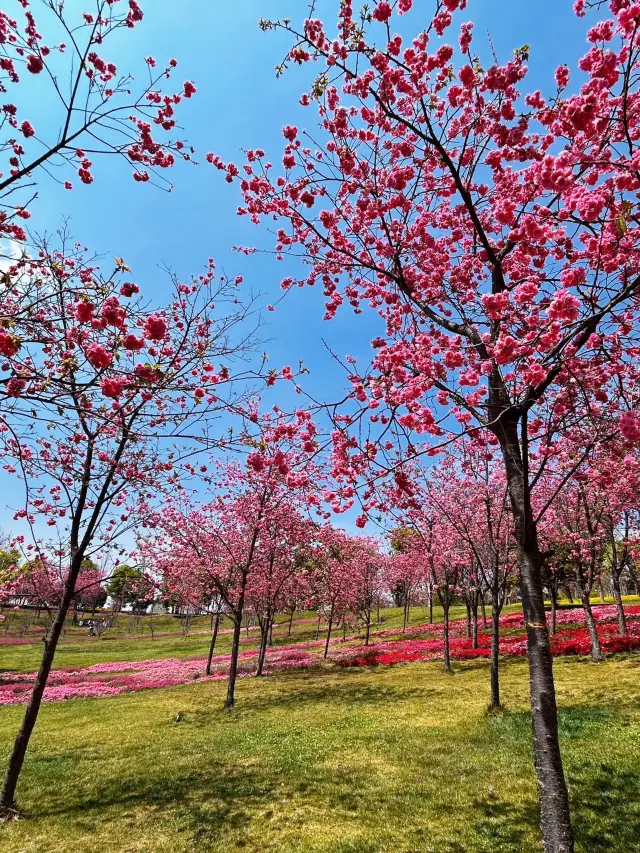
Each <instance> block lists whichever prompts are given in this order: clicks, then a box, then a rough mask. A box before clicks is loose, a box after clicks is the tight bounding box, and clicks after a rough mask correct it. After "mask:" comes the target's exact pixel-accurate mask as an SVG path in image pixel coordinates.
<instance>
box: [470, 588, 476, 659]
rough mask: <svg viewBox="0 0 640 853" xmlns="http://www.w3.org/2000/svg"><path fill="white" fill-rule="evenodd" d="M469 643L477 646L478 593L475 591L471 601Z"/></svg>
mask: <svg viewBox="0 0 640 853" xmlns="http://www.w3.org/2000/svg"><path fill="white" fill-rule="evenodd" d="M471 645H472V647H473V648H474V649H477V648H478V593H477V592H476V593H475V595H474V597H473V601H472V602H471Z"/></svg>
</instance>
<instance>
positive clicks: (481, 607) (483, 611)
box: [480, 590, 487, 631]
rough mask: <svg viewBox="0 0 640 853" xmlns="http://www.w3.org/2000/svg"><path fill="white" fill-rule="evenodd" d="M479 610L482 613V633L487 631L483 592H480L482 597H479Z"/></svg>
mask: <svg viewBox="0 0 640 853" xmlns="http://www.w3.org/2000/svg"><path fill="white" fill-rule="evenodd" d="M480 610H481V611H482V628H483V630H484V631H486V630H487V605H486V602H485V600H484V590H482V595H481V596H480Z"/></svg>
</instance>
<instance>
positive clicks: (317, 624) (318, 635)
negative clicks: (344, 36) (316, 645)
mask: <svg viewBox="0 0 640 853" xmlns="http://www.w3.org/2000/svg"><path fill="white" fill-rule="evenodd" d="M319 637H320V614H319V613H318V621H317V622H316V640H317V639H318V638H319Z"/></svg>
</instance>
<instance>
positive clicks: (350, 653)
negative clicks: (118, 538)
mask: <svg viewBox="0 0 640 853" xmlns="http://www.w3.org/2000/svg"><path fill="white" fill-rule="evenodd" d="M593 612H594V616H595V618H596V619H597V620H598V623H599V624H598V635H599V637H600V642H601V644H602V648H603V651H605V652H606V653H615V652H624V651H632V650H634V649H638V648H640V619H639V618H638V617H640V605H633V606H630V607H627V608H625V612H626V614H627V617H628V618H629V636H628V637H619V636H618V634H617V625H616V618H617V616H616V610H615V607H613V606H611V605H604V606H600V605H599V606H596V607H594V608H593ZM560 615H562V618H561V619H558V624H561V625H562V624H572V623H574V624H575V623H576V622H579V621H581V618H582V613H581V611H580V610H579V609H577V610H571V611H560V612H559V613H558V616H560ZM500 625H501V627H502V628H507V629H513V628H517V627H520V628H523V621H522V615H521V614H517V613H516V614H508V615H506V616H505V617H503V618H502V619H501V620H500ZM420 627H421V629H422V628H423V629H424V630H423V633H424V634H427V637H421V638H418V637H413V636H410V637H408V638H406V639H404V638H403V639H397V640H384V639H382V641H381V642H380V641H379V638H380V637H383V638H384V636H385V635H386V636H389V635H392V634H395V635H396V636H397V633H398V632H397V630H396V631H384V632H381V633H380V634H376V635H375V637H376V642H375V643H374V644H373V645H371V646H368V647H365V646H362V645H359V646H348V645H344V644H343V643H342V642H341V640H340V639H339V638H334V640H333V641H332V643H331V646H330V651H329V662H330V663H333V664H337V665H338V666H346V667H351V666H356V667H359V666H375V665H383V666H384V665H391V664H396V663H404V662H412V661H429V660H437V659H441V658H442V652H443V643H442V625H426V626H420ZM451 628H452V636H451V640H450V648H451V656H452V658H454V659H457V660H468V659H472V658H487V657H489V656H490V654H491V635H490V634H489V633H485V632H483V633H481V634H480V635H479V637H478V645H479V648H477V649H474V648H472V643H471V640H468V639H467V638H466V636H456V635H457V634H461V633H464V632H465V630H466V621H465V620H456V621H455V622H452V623H451ZM417 630H420V629H416V628H413V629H412V632H411V633H412V634H414V633H415V632H416V631H417ZM347 639H350V640H352V639H355V637H349V638H347ZM323 647H324V640H322V639H321V640H310V641H307V642H304V643H294V644H291V645H288V646H279V647H277V648H273V649H269V650H268V651H267V658H266V661H265V667H264V671H265V673H277V672H285V671H289V670H300V669H306V668H309V667H312V666H317V665H319V664H320V663H321V662H322V658H321V657H320V655H319V653H320V652H321V650H322V649H323ZM551 648H552V651H553V654H554V655H587V654H589V651H590V643H589V636H588V634H587V630H586V628H584V627H583V626H579V627H574V628H567V629H564V630H561V631H560V633H559V634H557V635H556V636H555V637H552V638H551ZM500 652H501V654H502V655H505V656H509V657H523V656H524V655H526V653H527V640H526V636H525V634H524V631H522V630H521V631H520V632H518V633H512V634H507V635H503V636H502V637H501V638H500ZM256 657H257V650H256V649H249V650H246V651H242V652H241V653H240V655H239V665H238V674H239V676H240V677H243V676H246V675H250V674H251V673H252V672H253V671H254V669H255V663H256V661H255V659H256ZM230 659H231V656H230V655H228V654H225V655H217V656H215V657H214V658H213V661H212V672H211V675H210V676H205V675H204V668H205V660H204V658H192V659H187V660H180V659H178V658H168V659H164V660H143V661H114V662H109V663H97V664H93V666H88V667H83V668H73V667H68V668H66V669H58V670H54V671H53V672H52V673H51V676H50V678H49V683H48V684H47V688H46V690H45V695H44V698H45V701H48V702H53V701H60V700H64V699H79V698H88V697H100V696H117V695H119V694H122V693H134V692H137V691H138V690H150V689H153V688H158V687H173V686H175V685H179V684H186V683H188V682H190V681H193V680H195V679H202V680H205V681H214V680H219V679H223V678H226V677H227V673H228V669H229V662H230ZM35 675H36V673H34V672H30V673H5V674H0V705H16V704H20V703H23V702H26V700H27V699H28V697H29V694H30V692H31V689H32V687H33V682H34V679H35Z"/></svg>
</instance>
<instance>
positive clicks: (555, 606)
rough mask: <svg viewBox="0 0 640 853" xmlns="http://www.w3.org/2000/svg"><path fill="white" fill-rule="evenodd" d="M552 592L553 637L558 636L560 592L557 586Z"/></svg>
mask: <svg viewBox="0 0 640 853" xmlns="http://www.w3.org/2000/svg"><path fill="white" fill-rule="evenodd" d="M550 592H551V636H552V637H555V635H556V611H557V609H558V592H557V590H556V588H555V586H552V587H551V589H550Z"/></svg>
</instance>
